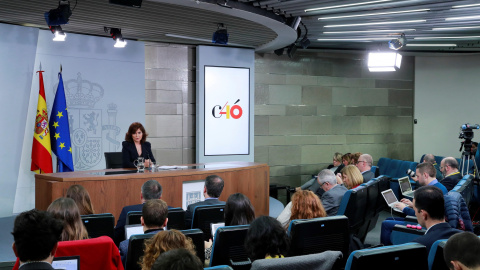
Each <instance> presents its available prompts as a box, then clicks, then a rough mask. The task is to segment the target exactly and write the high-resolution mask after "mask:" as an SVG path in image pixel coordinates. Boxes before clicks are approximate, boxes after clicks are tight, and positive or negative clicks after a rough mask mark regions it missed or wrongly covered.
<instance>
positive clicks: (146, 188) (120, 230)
mask: <svg viewBox="0 0 480 270" xmlns="http://www.w3.org/2000/svg"><path fill="white" fill-rule="evenodd" d="M161 198H162V185H160V183H158V182H157V181H156V180H148V181H147V182H145V183H143V185H142V188H141V190H140V201H141V202H142V203H140V204H135V205H129V206H125V207H123V209H122V212H121V213H120V216H119V217H118V220H117V226H115V243H117V244H118V243H120V242H121V241H123V240H124V239H125V223H126V221H127V214H128V212H131V211H142V208H143V204H144V203H145V202H146V201H148V200H154V199H161ZM169 208H170V207H169Z"/></svg>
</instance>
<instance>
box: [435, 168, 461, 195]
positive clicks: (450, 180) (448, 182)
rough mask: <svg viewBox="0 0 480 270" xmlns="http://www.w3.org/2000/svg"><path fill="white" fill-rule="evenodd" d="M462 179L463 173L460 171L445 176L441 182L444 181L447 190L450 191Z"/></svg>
mask: <svg viewBox="0 0 480 270" xmlns="http://www.w3.org/2000/svg"><path fill="white" fill-rule="evenodd" d="M460 180H462V174H461V173H460V172H458V173H456V174H453V175H450V176H448V177H445V178H443V180H442V181H440V183H442V184H443V185H444V186H445V187H446V188H447V190H448V191H450V190H452V189H453V188H454V187H455V186H456V185H457V184H458V181H460Z"/></svg>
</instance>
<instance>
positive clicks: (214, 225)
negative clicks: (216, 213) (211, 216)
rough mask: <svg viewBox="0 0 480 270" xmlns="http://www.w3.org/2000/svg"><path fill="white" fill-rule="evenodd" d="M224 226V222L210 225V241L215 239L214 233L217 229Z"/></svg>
mask: <svg viewBox="0 0 480 270" xmlns="http://www.w3.org/2000/svg"><path fill="white" fill-rule="evenodd" d="M224 226H225V222H220V223H210V228H211V231H212V239H213V238H214V237H215V233H216V232H217V229H218V228H220V227H224Z"/></svg>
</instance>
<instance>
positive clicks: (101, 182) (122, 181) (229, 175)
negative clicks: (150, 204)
mask: <svg viewBox="0 0 480 270" xmlns="http://www.w3.org/2000/svg"><path fill="white" fill-rule="evenodd" d="M187 166H189V167H188V168H187V169H181V170H169V171H159V172H149V171H145V172H144V173H125V174H110V175H109V174H108V173H112V172H117V171H123V172H127V171H129V169H109V170H99V171H79V172H64V173H51V174H36V175H35V208H37V209H39V210H46V209H47V208H48V206H49V205H50V203H51V202H53V201H54V200H55V199H57V198H59V197H63V196H65V194H66V192H67V189H68V188H69V187H70V186H71V185H76V184H78V185H82V186H84V187H85V188H86V189H87V190H88V192H89V193H90V198H91V200H92V204H93V208H94V211H95V213H112V214H113V215H114V216H115V218H116V219H117V218H118V216H119V215H120V212H121V211H122V208H123V207H124V206H126V205H133V204H139V203H140V202H141V201H140V194H141V191H140V190H141V187H142V185H143V183H144V182H145V181H147V180H150V179H155V180H157V181H158V182H159V183H160V184H161V185H162V188H163V194H162V199H163V200H164V201H166V202H167V204H168V205H169V206H172V207H182V184H183V182H186V181H194V180H202V179H203V180H204V179H205V178H206V177H207V176H208V175H212V174H216V175H218V176H220V177H221V178H222V179H223V180H224V181H225V187H224V189H223V192H222V195H221V196H220V200H221V201H226V200H227V198H228V196H230V195H231V194H233V193H237V192H240V193H243V194H245V195H246V196H247V197H248V198H249V199H250V201H251V202H252V204H253V207H254V208H255V214H256V216H261V215H268V210H269V177H270V173H269V167H268V165H267V164H260V163H254V162H238V161H236V162H216V163H205V164H191V165H187Z"/></svg>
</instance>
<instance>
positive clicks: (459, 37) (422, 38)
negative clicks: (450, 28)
mask: <svg viewBox="0 0 480 270" xmlns="http://www.w3.org/2000/svg"><path fill="white" fill-rule="evenodd" d="M466 38H480V36H456V37H415V38H413V39H418V40H429V39H466Z"/></svg>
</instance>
